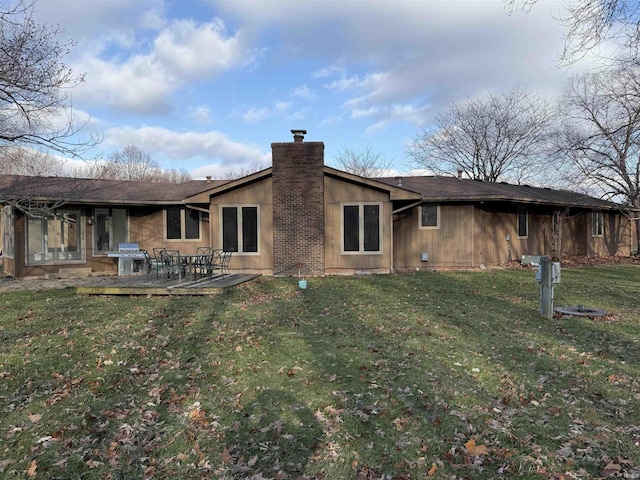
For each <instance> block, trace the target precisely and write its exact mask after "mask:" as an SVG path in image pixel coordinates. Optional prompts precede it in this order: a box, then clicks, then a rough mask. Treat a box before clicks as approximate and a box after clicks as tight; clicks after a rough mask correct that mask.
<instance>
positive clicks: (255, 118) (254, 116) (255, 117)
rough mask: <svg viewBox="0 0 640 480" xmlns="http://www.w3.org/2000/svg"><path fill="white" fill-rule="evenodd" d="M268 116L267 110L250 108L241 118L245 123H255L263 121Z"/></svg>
mask: <svg viewBox="0 0 640 480" xmlns="http://www.w3.org/2000/svg"><path fill="white" fill-rule="evenodd" d="M269 114H270V111H269V109H268V108H250V109H249V110H248V111H247V112H246V113H245V114H244V115H243V116H242V118H243V119H244V121H245V122H247V123H256V122H260V121H262V120H264V119H265V118H267V117H268V116H269Z"/></svg>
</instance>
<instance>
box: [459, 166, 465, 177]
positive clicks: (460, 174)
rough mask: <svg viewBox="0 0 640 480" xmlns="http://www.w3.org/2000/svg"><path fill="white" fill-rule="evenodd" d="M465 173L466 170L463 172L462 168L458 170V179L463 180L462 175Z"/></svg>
mask: <svg viewBox="0 0 640 480" xmlns="http://www.w3.org/2000/svg"><path fill="white" fill-rule="evenodd" d="M463 172H464V170H462V169H461V168H459V169H458V178H462V173H463Z"/></svg>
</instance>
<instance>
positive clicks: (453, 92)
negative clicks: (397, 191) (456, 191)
mask: <svg viewBox="0 0 640 480" xmlns="http://www.w3.org/2000/svg"><path fill="white" fill-rule="evenodd" d="M36 9H37V14H36V17H37V19H38V20H41V21H45V22H47V23H50V24H59V25H60V26H61V27H62V28H63V29H64V34H63V35H64V36H63V39H67V38H71V39H73V40H75V41H76V42H77V45H76V46H75V47H73V48H72V50H71V53H70V54H69V56H68V57H67V58H66V63H68V64H69V66H70V67H72V68H73V70H74V72H76V73H84V74H85V75H86V77H85V82H84V83H82V84H81V85H80V86H78V87H76V88H75V89H74V90H73V103H74V107H75V110H76V115H77V118H78V119H79V120H83V119H87V120H88V121H89V125H88V127H87V128H88V129H89V130H95V131H99V132H101V133H102V135H103V136H104V140H103V142H102V143H101V144H100V145H99V147H98V148H97V149H95V150H94V151H93V152H92V154H93V155H96V156H97V155H102V156H108V155H109V154H110V153H111V152H113V151H114V150H119V149H122V148H124V147H125V146H127V145H136V146H138V147H139V148H141V149H142V150H144V151H146V152H148V153H149V154H150V155H151V156H152V157H153V158H154V159H156V160H158V162H159V163H160V164H161V166H163V167H165V168H177V169H186V170H187V171H189V172H190V173H191V174H192V175H193V177H194V178H204V176H205V175H212V176H213V177H214V178H221V177H224V176H225V175H226V174H227V173H228V172H230V171H239V170H243V169H244V170H246V169H250V168H251V167H252V166H253V165H255V164H264V165H266V164H269V163H270V156H271V148H270V144H271V142H283V141H284V142H286V141H291V140H292V137H291V134H290V130H291V129H292V128H296V129H306V130H307V131H308V134H307V136H306V140H309V141H322V142H324V143H325V163H327V164H329V165H334V164H335V162H334V158H335V156H336V155H337V153H338V151H339V150H340V149H344V148H353V149H356V150H358V149H363V148H366V147H370V148H371V149H372V150H374V151H376V152H379V153H381V154H382V155H384V156H385V157H386V158H389V159H393V161H394V168H395V169H396V170H397V172H408V171H409V170H411V169H412V168H413V167H414V166H413V165H411V164H408V163H407V160H406V159H405V151H406V145H407V143H408V142H410V141H411V139H412V138H413V137H414V136H415V135H416V133H418V132H419V131H420V129H421V128H425V127H428V126H429V125H430V124H431V122H432V120H433V117H434V115H436V114H437V113H438V112H440V111H442V110H443V109H445V108H446V105H447V103H448V102H453V101H460V100H465V99H468V98H471V97H477V96H481V95H486V94H487V93H502V92H505V91H507V90H509V89H512V88H515V87H521V86H525V87H526V88H527V89H529V90H531V91H533V92H536V93H537V94H538V95H540V96H542V97H551V96H553V95H556V94H558V93H559V91H560V90H561V88H562V86H563V85H564V83H565V82H566V81H567V79H568V77H569V76H570V75H571V74H574V73H577V72H578V71H579V69H580V68H583V67H584V66H585V65H584V63H585V62H583V64H579V65H575V66H573V67H571V68H570V69H566V68H558V65H557V62H556V58H557V54H558V53H559V52H560V50H561V49H562V45H563V34H564V27H563V26H562V25H561V24H560V22H559V21H558V20H557V18H558V17H559V16H560V15H561V4H560V3H559V2H558V1H554V0H540V2H539V3H538V4H537V5H535V7H534V8H533V9H532V10H531V11H530V12H529V13H527V14H524V13H513V14H511V15H510V14H509V13H508V12H507V11H506V10H505V7H504V4H503V2H502V0H446V1H444V0H443V1H427V0H425V1H417V0H415V1H403V0H393V1H391V0H387V1H377V0H370V1H332V0H308V1H288V0H280V1H275V0H274V1H269V0H265V1H243V0H222V1H217V0H182V1H179V0H175V1H173V0H146V1H140V0H83V1H82V2H77V0H38V3H37V5H36Z"/></svg>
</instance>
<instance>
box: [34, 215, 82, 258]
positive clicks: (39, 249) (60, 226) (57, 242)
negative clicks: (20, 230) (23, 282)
mask: <svg viewBox="0 0 640 480" xmlns="http://www.w3.org/2000/svg"><path fill="white" fill-rule="evenodd" d="M80 218H81V212H80V211H79V210H57V211H56V212H55V214H54V215H53V216H50V217H47V218H29V219H28V221H27V259H28V262H29V263H41V262H60V261H62V262H63V261H73V260H81V259H82V250H81V241H82V235H81V222H80Z"/></svg>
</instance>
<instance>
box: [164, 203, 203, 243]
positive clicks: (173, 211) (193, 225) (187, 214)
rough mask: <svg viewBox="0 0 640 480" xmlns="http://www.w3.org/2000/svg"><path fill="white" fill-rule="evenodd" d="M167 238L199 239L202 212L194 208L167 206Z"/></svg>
mask: <svg viewBox="0 0 640 480" xmlns="http://www.w3.org/2000/svg"><path fill="white" fill-rule="evenodd" d="M165 224H166V229H165V239H166V240H199V239H200V212H199V211H198V210H193V209H192V208H179V207H173V208H167V209H166V210H165Z"/></svg>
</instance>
